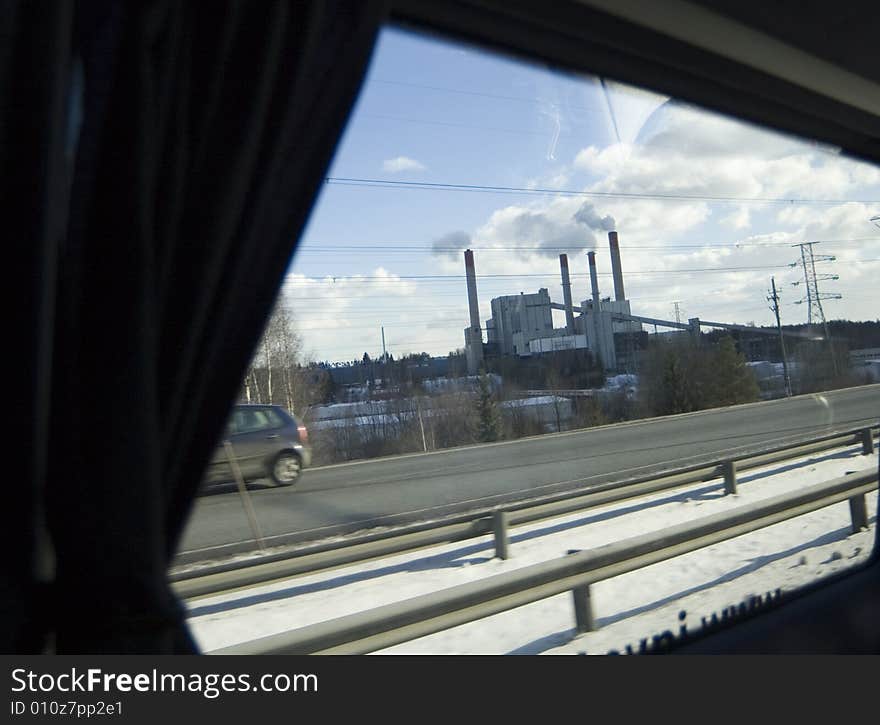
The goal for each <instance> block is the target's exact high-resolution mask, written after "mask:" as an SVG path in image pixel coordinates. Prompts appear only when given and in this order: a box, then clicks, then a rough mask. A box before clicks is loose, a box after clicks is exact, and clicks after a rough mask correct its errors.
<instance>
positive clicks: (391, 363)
mask: <svg viewBox="0 0 880 725" xmlns="http://www.w3.org/2000/svg"><path fill="white" fill-rule="evenodd" d="M878 224H880V171H878V169H877V168H876V167H874V166H872V165H869V164H865V163H861V162H856V161H854V160H852V159H849V158H847V157H845V156H844V155H843V154H841V153H840V152H839V151H838V150H836V149H833V148H828V147H825V146H822V145H818V144H815V143H812V142H810V141H809V140H804V139H798V138H793V137H790V136H785V135H782V134H778V133H774V132H770V131H768V130H766V129H762V128H757V127H754V126H752V125H749V124H746V123H742V122H739V121H736V120H733V119H730V118H727V117H724V116H721V115H719V114H716V113H710V112H707V111H705V110H704V109H700V108H697V107H694V106H692V105H690V104H687V103H683V102H680V101H678V100H677V99H674V98H670V97H668V96H665V95H661V94H658V93H654V92H652V91H650V90H647V89H641V88H635V87H632V86H628V85H624V84H621V83H617V82H615V81H614V80H612V79H607V78H598V77H591V76H584V75H576V74H569V73H564V74H563V73H557V72H554V71H553V70H552V69H548V68H546V67H543V66H536V65H530V64H528V63H522V62H517V61H513V60H511V59H509V58H505V57H501V56H499V55H495V54H492V53H490V52H487V51H484V50H482V49H479V48H474V47H471V46H468V45H465V44H462V43H452V42H447V41H443V40H439V39H437V38H428V37H423V36H420V35H418V34H415V33H411V32H408V31H403V30H400V29H396V28H388V29H386V30H385V31H384V32H383V34H382V36H381V38H380V41H379V43H378V46H377V49H376V52H375V55H374V58H373V61H372V65H371V69H370V73H369V76H368V78H367V81H366V83H365V85H364V88H363V90H362V93H361V96H360V99H359V101H358V104H357V106H356V108H355V111H354V113H353V114H352V118H351V120H350V123H349V125H348V128H347V131H346V133H345V135H344V137H343V139H342V141H341V143H340V145H339V147H338V150H337V153H336V157H335V159H334V161H333V165H332V168H331V169H330V171H329V172H328V174H327V178H326V183H325V184H324V186H323V189H322V192H321V195H320V198H319V200H318V203H317V204H316V206H315V208H314V210H313V212H312V217H311V220H310V223H309V226H308V228H307V229H306V231H305V233H304V235H303V239H302V241H301V243H300V244H299V247H298V250H297V253H296V255H295V257H294V259H293V260H292V261H291V265H290V267H289V269H288V272H287V276H286V279H285V282H284V285H283V288H282V290H281V291H280V293H279V296H278V299H277V302H276V306H275V309H274V310H273V313H272V315H271V316H270V319H269V321H268V322H267V325H266V327H265V329H264V331H263V335H262V338H261V340H260V343H259V345H258V347H257V349H256V350H255V352H254V356H253V360H252V362H251V365H250V366H249V368H248V370H247V372H246V374H245V376H244V379H243V380H242V384H241V390H240V395H239V398H238V402H239V403H242V404H245V403H249V404H263V405H267V404H272V405H278V406H281V407H282V408H283V409H284V410H287V411H289V412H291V413H293V414H296V415H297V416H299V417H300V419H301V422H302V423H303V424H304V425H305V427H306V428H307V429H308V444H309V447H310V451H311V463H312V470H306V472H305V475H304V478H303V482H304V485H303V486H295V487H293V488H292V489H290V490H280V489H277V488H271V487H264V488H254V489H253V493H252V497H253V502H254V509H255V511H256V515H257V519H258V521H259V522H260V523H261V525H262V526H263V527H264V528H263V529H261V533H262V534H266V535H271V536H272V537H274V538H273V539H272V540H273V541H275V542H287V543H289V544H290V545H291V546H293V545H296V544H302V543H303V542H312V543H314V542H316V541H319V540H324V539H328V540H330V539H332V542H331V544H329V545H333V546H335V545H341V544H343V543H344V540H345V538H346V537H349V538H351V537H355V536H358V535H361V534H363V533H364V532H372V531H375V530H382V531H383V532H384V531H388V530H389V529H393V528H394V527H401V526H405V525H421V524H424V523H425V522H433V523H436V522H438V521H442V520H444V518H448V517H453V516H457V517H461V516H463V515H465V514H472V515H473V516H474V520H475V521H479V522H481V523H479V525H475V527H474V528H475V530H479V531H483V532H485V528H482V529H481V528H479V527H480V526H483V525H484V524H485V522H486V520H488V518H490V517H491V516H492V515H493V513H494V512H495V511H500V510H506V507H510V508H511V510H513V507H514V506H515V505H525V503H529V502H532V503H534V502H535V501H537V500H539V499H542V497H550V496H562V495H565V494H568V493H572V492H579V493H580V494H584V495H586V494H587V493H589V492H592V491H595V490H596V489H597V488H601V489H602V490H610V488H612V487H620V488H621V490H622V487H624V486H628V485H630V484H633V481H636V482H637V483H638V486H642V488H633V489H632V490H633V491H642V492H643V493H641V494H638V495H636V493H633V496H632V498H631V499H627V500H621V501H619V502H617V503H613V504H607V505H603V506H597V507H596V508H594V509H589V510H586V509H585V510H583V511H577V512H573V513H570V514H568V516H567V517H562V516H560V517H557V518H554V519H550V520H547V521H541V522H537V523H532V524H529V525H526V524H524V525H522V527H521V528H518V529H511V532H512V536H514V537H515V538H514V539H512V542H513V543H512V546H511V550H512V552H513V555H512V556H511V558H510V559H509V560H502V559H501V558H500V557H496V556H495V554H494V551H493V548H492V543H491V542H490V541H489V540H488V539H487V538H486V537H484V538H483V539H480V540H477V539H474V540H470V541H466V542H463V543H462V542H458V543H456V544H450V545H449V546H448V547H447V548H444V549H439V550H431V552H430V553H424V552H423V553H421V554H412V555H411V558H409V559H407V560H406V561H405V563H403V564H400V566H395V567H388V568H387V569H388V571H376V570H375V569H369V568H368V567H364V568H362V569H357V570H356V571H355V572H354V573H352V572H347V574H346V575H350V578H349V580H346V575H343V574H338V575H334V574H332V573H331V574H327V575H326V576H325V575H323V574H319V573H315V574H314V576H315V577H316V579H315V581H316V582H317V581H319V578H320V583H318V584H314V586H311V585H310V586H302V587H299V588H297V586H296V584H294V583H288V584H285V585H284V586H287V587H290V590H291V591H296V592H297V593H298V596H295V597H294V596H292V597H289V598H288V599H289V600H285V602H284V607H285V608H287V609H286V611H288V620H287V621H290V619H294V620H296V621H303V619H304V618H305V619H308V620H309V621H314V618H315V617H317V616H318V615H316V614H314V613H315V612H322V613H323V614H324V615H326V618H328V619H329V618H332V617H333V616H339V615H342V614H346V613H350V612H352V611H359V610H361V609H367V608H370V607H371V606H374V605H376V604H379V603H388V602H391V601H398V600H403V599H406V598H408V597H414V596H418V595H420V594H424V593H428V592H433V591H437V590H438V589H442V588H445V587H451V586H455V585H457V584H460V583H463V582H465V581H471V580H476V579H478V578H480V577H482V576H487V577H488V576H492V575H494V574H497V573H501V572H505V571H511V570H513V569H515V568H516V567H519V566H524V565H527V564H537V563H541V562H545V561H548V560H551V559H554V558H558V557H560V556H564V555H566V552H568V551H572V550H580V551H584V550H591V549H599V548H601V547H607V546H612V545H618V544H620V543H621V542H624V541H627V540H630V539H632V538H633V537H636V536H640V535H644V534H647V533H651V532H663V531H665V530H667V529H670V528H674V527H676V526H683V525H685V524H687V523H692V522H696V521H700V520H702V519H703V518H705V517H710V516H720V515H723V514H725V513H728V512H730V511H733V510H736V509H737V508H738V507H744V506H750V505H759V504H761V503H762V502H766V501H768V500H772V499H774V497H779V496H788V495H792V494H793V493H796V492H798V491H801V490H802V489H805V488H807V487H810V486H814V485H819V484H822V483H824V482H827V481H829V480H836V479H838V478H840V479H846V478H847V477H852V476H860V475H864V473H865V471H871V470H874V471H876V469H877V454H876V450H875V448H874V444H873V440H874V439H875V438H876V432H874V433H873V434H872V433H871V432H870V430H869V429H870V427H871V426H874V427H875V428H876V423H877V410H878V409H880V385H878V383H880V321H878V320H877V315H876V310H877V302H878V296H877V293H876V289H875V287H874V283H873V279H874V277H875V276H876V272H877V270H878V263H880V229H878V228H877V225H878ZM273 415H274V416H275V417H276V418H277V417H278V416H277V414H274V412H273V411H272V410H271V409H250V408H248V409H243V410H241V411H237V412H236V414H235V418H234V425H235V427H236V431H237V432H246V431H249V430H259V429H261V426H268V425H275V424H276V423H275V422H273V421H272V418H273ZM279 420H280V419H279ZM866 431H867V432H866ZM838 435H839V436H840V438H839V439H838V438H834V436H838ZM829 437H831V438H832V439H833V441H836V442H838V443H839V445H836V446H828V445H826V442H827V441H826V439H828V438H829ZM795 444H798V445H799V446H804V445H807V444H809V446H810V447H809V448H803V447H800V448H796V449H794V450H792V451H791V452H790V453H786V454H785V455H783V456H782V457H778V456H777V453H778V452H779V451H780V450H784V451H788V450H789V449H791V448H792V447H793V446H794V445H795ZM771 449H772V450H776V451H777V453H772V454H771V453H769V451H771ZM758 453H761V454H762V455H765V457H764V458H749V456H752V457H755V456H757V454H758ZM773 456H777V458H773ZM756 461H757V463H756ZM350 462H357V465H354V466H351V465H335V464H348V463H350ZM710 464H711V465H710ZM698 466H706V467H708V468H709V470H708V471H707V472H706V473H705V477H704V478H702V479H700V480H694V481H691V482H690V483H688V484H682V485H678V486H671V487H669V488H665V489H657V490H655V491H653V492H652V493H650V494H645V493H644V491H645V490H647V488H648V484H647V483H646V481H648V480H651V481H653V480H655V479H656V478H660V477H662V476H663V475H664V474H668V473H669V472H676V471H678V472H680V471H682V470H685V469H687V470H689V471H692V470H693V469H694V468H696V467H698ZM700 470H702V469H700ZM682 475H684V474H682ZM688 475H690V474H688ZM701 475H702V474H701ZM646 477H647V478H646ZM651 477H654V478H651ZM643 479H644V480H643ZM635 485H636V484H633V486H635ZM875 489H876V484H875ZM615 490H616V489H615ZM237 495H238V493H237V492H235V491H229V492H226V493H223V494H222V496H226V497H227V498H222V496H221V498H219V499H215V500H213V501H211V505H210V506H209V505H207V504H205V505H204V506H203V507H202V508H200V509H198V510H197V511H196V513H195V515H194V516H193V519H192V521H191V524H190V528H191V535H190V538H189V540H188V542H187V541H185V542H184V550H189V551H191V552H197V553H193V556H196V555H199V554H198V553H199V552H204V551H207V549H205V548H204V547H203V546H202V542H203V541H206V540H210V541H211V542H212V545H214V546H215V547H216V551H223V550H224V549H223V547H224V546H227V547H228V546H230V545H232V544H233V543H234V544H235V545H236V546H237V545H239V542H241V541H243V540H245V539H247V538H248V537H249V536H250V535H251V532H250V530H249V529H248V526H247V522H245V521H244V519H243V518H242V519H241V523H240V525H239V526H238V528H237V529H236V530H235V531H234V532H233V531H231V527H229V526H228V523H227V521H228V519H224V518H222V517H220V516H218V517H217V518H216V519H212V518H211V516H212V515H216V514H217V512H219V511H221V510H224V511H226V513H227V514H228V516H229V517H232V516H241V510H242V507H241V505H240V502H239V501H238V500H237V498H236V496H237ZM855 499H858V500H855ZM876 511H877V494H876V491H873V492H872V493H870V494H868V495H867V496H866V497H865V498H859V497H858V496H855V497H854V498H853V500H850V499H845V498H839V500H837V501H836V503H834V504H833V505H832V506H829V507H826V508H822V509H821V510H816V511H813V512H810V513H808V514H805V515H804V516H799V517H797V518H794V519H792V520H786V521H780V522H779V523H776V524H774V525H773V526H767V527H764V528H762V529H760V530H758V531H754V532H750V533H749V534H748V535H744V536H742V537H738V538H734V539H732V540H730V541H726V542H725V543H723V544H717V545H713V546H712V547H708V548H705V549H702V550H700V551H694V552H690V553H688V554H687V555H685V556H682V557H681V558H678V559H671V560H669V561H668V562H665V563H663V564H656V565H652V566H649V567H645V568H643V569H641V570H638V571H632V572H629V573H627V574H625V575H622V576H619V577H611V578H609V579H608V580H607V581H603V582H600V583H597V584H596V589H595V592H594V596H595V602H596V607H597V614H598V616H599V619H600V620H601V626H600V627H599V631H597V632H595V633H591V634H590V635H589V636H588V637H587V639H586V640H580V643H578V641H577V640H576V638H575V637H574V636H572V633H571V629H572V626H573V625H571V623H570V622H569V619H570V611H569V608H570V597H569V598H566V599H565V600H564V601H563V600H562V598H561V597H560V598H557V600H554V601H553V602H552V603H544V604H540V605H539V604H537V603H536V604H535V605H534V606H535V607H537V609H532V610H528V611H527V612H526V613H525V614H522V616H518V615H515V614H511V613H507V614H505V615H503V616H501V615H499V616H500V619H499V620H497V621H496V620H494V619H487V620H486V621H485V622H482V623H481V622H477V623H474V624H472V625H466V627H467V628H466V629H461V630H451V632H450V633H449V634H448V635H437V636H436V637H434V638H427V639H426V640H425V641H423V642H415V643H412V644H411V645H402V646H401V649H399V650H398V651H407V652H493V653H497V652H522V653H538V652H543V651H547V650H553V649H554V648H558V649H559V650H560V651H576V650H578V648H581V649H587V650H589V651H590V652H591V653H593V652H597V651H602V650H603V649H604V650H606V651H607V650H608V649H612V648H614V647H622V646H624V645H626V644H631V643H634V642H635V643H637V642H638V640H639V639H641V638H642V637H648V636H649V635H650V634H653V633H656V632H658V631H664V630H668V629H672V630H675V631H677V629H678V627H679V626H681V623H680V621H679V619H678V617H679V615H680V613H686V614H687V621H686V623H687V624H692V623H694V622H696V623H699V622H700V621H701V618H703V617H705V618H707V619H710V618H711V616H712V615H713V613H715V612H719V611H722V610H725V608H728V607H730V606H733V605H738V604H739V603H741V602H743V601H748V600H749V598H750V597H757V596H758V595H761V596H763V595H766V594H767V592H768V591H772V592H775V591H776V590H778V589H781V590H785V591H790V590H794V589H798V588H800V587H803V586H806V585H808V584H810V583H812V582H814V581H816V580H819V579H822V578H824V577H828V576H831V575H833V574H835V573H836V572H839V571H840V570H841V569H844V568H847V567H854V566H857V565H859V564H860V563H862V562H864V561H865V560H866V558H867V557H868V556H870V554H871V551H872V549H873V547H874V539H875V530H876V516H877V513H876ZM333 537H337V538H333ZM253 541H254V543H253V549H254V550H255V551H256V550H259V548H260V541H259V536H258V535H257V534H256V533H254V534H253ZM200 547H202V548H200ZM201 555H204V554H201ZM380 569H381V567H380ZM403 570H406V571H403ZM386 575H387V577H386ZM351 579H354V580H357V582H358V587H359V588H357V589H356V591H354V590H353V591H354V593H353V594H352V596H351V597H345V596H339V593H340V592H341V591H343V589H344V588H345V586H346V583H347V581H350V580H351ZM368 585H369V587H368ZM279 586H280V585H279ZM346 591H348V590H346ZM280 598H281V596H280V595H279V596H278V599H280ZM343 602H344V603H343ZM279 606H280V605H279ZM530 606H532V605H530ZM541 607H544V608H543V609H542V608H541ZM291 612H295V614H291ZM529 612H531V614H529ZM535 612H538V614H535ZM545 614H546V615H547V616H546V617H545V616H544V615H545ZM263 615H266V616H268V614H267V609H261V608H260V607H259V606H254V607H253V608H252V609H251V608H247V607H243V608H242V612H241V620H240V622H242V623H244V624H243V627H250V626H251V625H252V624H253V628H254V631H256V629H259V628H260V626H262V622H260V621H259V620H260V617H261V616H263ZM505 617H507V618H506V619H505ZM208 619H209V618H208V617H205V618H202V619H199V618H198V617H196V618H195V619H194V620H193V625H194V628H195V631H196V632H197V633H198V634H199V635H200V636H201V637H203V642H204V643H205V644H206V645H209V646H210V644H217V645H218V646H219V644H220V643H228V642H230V641H231V640H232V639H234V635H233V634H231V633H230V632H231V631H234V629H235V626H234V624H232V623H230V624H229V629H228V630H224V629H223V623H222V622H218V621H208ZM499 621H500V622H501V624H499ZM254 622H257V624H254ZM504 622H507V623H508V624H509V625H510V626H508V627H507V628H505V626H504ZM538 622H540V623H541V624H540V625H538V626H533V625H532V623H538ZM275 624H277V629H283V628H284V625H283V624H282V623H280V621H277V620H276V622H275ZM265 626H266V631H268V630H269V629H271V628H272V626H273V625H271V624H269V623H266V625H265ZM261 631H262V630H261ZM493 648H494V649H493Z"/></svg>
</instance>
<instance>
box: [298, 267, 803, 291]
mask: <svg viewBox="0 0 880 725" xmlns="http://www.w3.org/2000/svg"><path fill="white" fill-rule="evenodd" d="M790 266H791V265H788V264H769V265H755V266H748V267H692V268H687V269H650V270H639V271H634V272H627V276H628V277H631V276H636V275H646V274H692V273H700V274H706V273H712V272H723V273H730V272H760V271H762V270H766V269H785V268H787V267H790ZM612 275H613V273H612V272H599V276H600V277H611V276H612ZM570 276H571V277H584V278H586V277H588V276H589V275H588V273H587V272H573V273H571V275H570ZM556 278H557V273H554V272H547V273H546V274H541V273H531V274H530V273H524V274H478V275H477V279H556ZM300 281H308V282H324V283H327V284H340V283H349V282H378V281H381V282H406V281H419V282H462V281H466V276H465V275H463V274H421V275H419V274H415V275H404V274H401V275H395V276H394V277H386V276H381V275H355V276H351V277H342V276H340V277H330V276H325V277H304V278H299V279H297V280H296V281H295V282H288V283H286V284H287V287H288V288H296V287H302V286H304V285H298V284H296V283H297V282H300Z"/></svg>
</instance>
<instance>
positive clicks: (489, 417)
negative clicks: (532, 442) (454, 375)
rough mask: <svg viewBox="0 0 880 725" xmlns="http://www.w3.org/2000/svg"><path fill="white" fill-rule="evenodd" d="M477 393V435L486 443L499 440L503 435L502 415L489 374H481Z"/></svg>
mask: <svg viewBox="0 0 880 725" xmlns="http://www.w3.org/2000/svg"><path fill="white" fill-rule="evenodd" d="M479 385H480V387H479V391H478V394H477V437H478V439H479V440H480V441H482V442H484V443H489V442H491V441H497V440H498V439H499V438H500V437H501V415H500V414H499V412H498V406H497V405H496V404H495V396H494V394H493V392H492V388H491V385H490V384H489V376H488V375H486V372H485V371H483V372H482V373H481V374H480V381H479Z"/></svg>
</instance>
